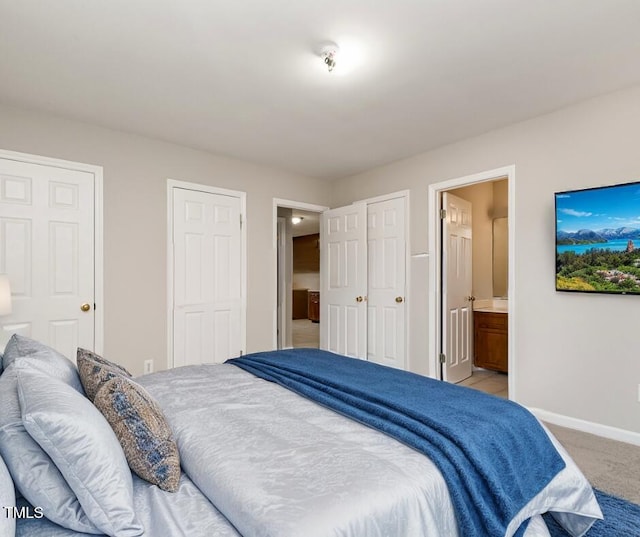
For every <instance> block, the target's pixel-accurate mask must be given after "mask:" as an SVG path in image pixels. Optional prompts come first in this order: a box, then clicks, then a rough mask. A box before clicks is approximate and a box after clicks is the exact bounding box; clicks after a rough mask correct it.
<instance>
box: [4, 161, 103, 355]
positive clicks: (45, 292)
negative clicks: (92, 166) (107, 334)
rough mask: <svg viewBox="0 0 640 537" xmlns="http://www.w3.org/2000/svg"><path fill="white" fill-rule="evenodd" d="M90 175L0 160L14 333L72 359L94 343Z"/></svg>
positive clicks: (9, 327) (9, 325)
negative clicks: (45, 345)
mask: <svg viewBox="0 0 640 537" xmlns="http://www.w3.org/2000/svg"><path fill="white" fill-rule="evenodd" d="M94 188H95V176H94V173H91V172H88V171H79V170H74V169H65V168H64V167H61V166H48V165H43V164H34V163H32V162H21V161H18V160H14V159H5V158H0V273H6V274H7V275H8V276H9V282H10V285H11V290H12V297H13V312H12V314H11V315H10V316H7V317H2V318H1V319H0V321H1V322H2V324H1V327H2V332H3V338H2V339H8V337H9V336H10V335H11V334H12V333H14V332H17V333H20V334H22V335H25V336H28V337H31V338H34V339H37V340H39V341H42V342H43V343H45V344H48V345H50V346H52V347H54V348H55V349H57V350H58V351H59V352H61V353H62V354H64V355H65V356H67V357H68V358H69V359H71V360H73V361H75V356H76V349H77V347H78V346H81V347H85V348H87V349H94V345H95V311H94V302H95V250H94V248H95V245H94V237H95V228H94V219H95V207H94V204H95V195H94Z"/></svg>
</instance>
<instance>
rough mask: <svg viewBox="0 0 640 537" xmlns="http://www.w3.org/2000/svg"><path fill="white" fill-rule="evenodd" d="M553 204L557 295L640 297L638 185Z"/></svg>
mask: <svg viewBox="0 0 640 537" xmlns="http://www.w3.org/2000/svg"><path fill="white" fill-rule="evenodd" d="M555 201H556V204H555V207H556V211H555V212H556V215H555V216H556V290H558V291H578V292H585V293H616V294H638V295H640V182H637V183H627V184H623V185H613V186H606V187H600V188H589V189H585V190H572V191H567V192H557V193H556V194H555Z"/></svg>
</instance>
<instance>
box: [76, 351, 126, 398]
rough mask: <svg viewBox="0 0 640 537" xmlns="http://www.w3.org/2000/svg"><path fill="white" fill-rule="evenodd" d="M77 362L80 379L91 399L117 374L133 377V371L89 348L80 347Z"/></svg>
mask: <svg viewBox="0 0 640 537" xmlns="http://www.w3.org/2000/svg"><path fill="white" fill-rule="evenodd" d="M76 362H77V363H78V372H79V373H80V381H81V382H82V386H83V387H84V391H85V392H86V394H87V397H88V398H89V399H90V400H91V401H93V400H94V399H95V397H96V393H98V390H99V389H100V387H101V386H102V385H103V384H104V383H105V382H107V381H108V380H111V379H112V378H114V377H116V376H123V377H127V378H130V377H131V373H129V372H128V371H127V370H126V369H125V368H124V367H122V366H120V365H118V364H114V363H113V362H110V361H109V360H105V359H104V358H103V357H102V356H98V355H97V354H96V353H94V352H91V351H89V350H87V349H81V348H78V353H77V355H76Z"/></svg>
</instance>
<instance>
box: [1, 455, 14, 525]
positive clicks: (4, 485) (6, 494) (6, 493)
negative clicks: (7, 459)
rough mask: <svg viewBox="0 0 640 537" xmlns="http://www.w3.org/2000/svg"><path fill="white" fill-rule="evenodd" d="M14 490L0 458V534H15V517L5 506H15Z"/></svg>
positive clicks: (7, 471)
mask: <svg viewBox="0 0 640 537" xmlns="http://www.w3.org/2000/svg"><path fill="white" fill-rule="evenodd" d="M15 505H16V492H15V488H14V487H13V481H12V480H11V475H10V474H9V470H7V466H6V465H5V463H4V461H3V460H2V459H1V458H0V535H11V536H13V535H15V534H16V519H15V518H13V517H11V516H8V515H7V513H6V512H5V508H6V507H15Z"/></svg>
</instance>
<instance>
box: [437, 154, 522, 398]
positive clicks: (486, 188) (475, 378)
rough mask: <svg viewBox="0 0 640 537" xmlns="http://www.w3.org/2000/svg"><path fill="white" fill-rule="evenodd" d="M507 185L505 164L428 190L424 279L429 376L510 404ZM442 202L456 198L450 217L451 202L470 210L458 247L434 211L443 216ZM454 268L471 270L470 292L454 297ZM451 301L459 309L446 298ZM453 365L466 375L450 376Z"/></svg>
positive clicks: (510, 178)
mask: <svg viewBox="0 0 640 537" xmlns="http://www.w3.org/2000/svg"><path fill="white" fill-rule="evenodd" d="M514 179H515V169H514V167H512V166H511V167H507V168H501V169H498V170H491V171H488V172H483V173H481V174H476V175H474V176H468V177H462V178H458V179H454V180H451V181H446V182H443V183H438V184H435V185H431V186H430V188H429V208H430V214H431V215H433V217H432V218H431V220H430V232H429V242H430V250H431V251H432V252H434V255H432V259H431V260H430V261H431V264H430V277H429V282H430V284H429V293H430V297H431V300H430V319H431V321H430V324H429V333H430V343H429V345H430V356H432V357H433V361H432V366H431V367H432V369H431V371H432V372H433V373H434V374H433V376H435V377H437V378H441V379H442V380H449V381H453V382H460V383H461V384H466V385H469V386H472V387H475V388H478V389H482V390H483V391H489V392H492V393H495V394H496V395H502V396H508V397H509V398H511V399H514V389H513V388H514V386H513V381H512V377H513V370H514V367H515V360H514V356H513V347H514V345H513V341H514V338H513V330H509V327H510V326H511V327H512V326H513V311H514V309H513V302H514V296H513V281H514V277H513V265H514V261H513V260H514V248H513V246H514V240H513V229H514V226H513V211H514V206H513V200H514V195H513V185H514ZM448 196H451V197H453V199H454V200H456V201H454V202H453V206H452V208H453V211H454V212H455V210H456V206H457V204H458V201H459V202H460V205H462V204H468V205H469V206H470V208H469V209H468V216H467V217H465V218H467V219H468V220H469V221H468V222H467V223H468V227H469V231H468V235H465V237H468V239H469V240H468V241H467V243H466V244H464V245H463V244H462V242H461V240H458V238H457V236H456V233H458V231H457V230H456V229H455V227H454V231H453V232H451V231H449V228H448V226H449V224H450V219H451V214H449V215H447V213H446V212H441V209H444V210H445V211H447V210H450V208H449V207H442V206H441V202H442V200H443V199H447V197H448ZM448 203H451V202H448ZM465 207H466V205H465ZM465 210H467V209H465ZM459 214H462V213H459ZM507 215H509V216H510V217H511V218H508V217H507ZM453 220H456V217H455V216H454V218H453ZM457 220H458V221H461V220H463V218H457ZM457 223H459V222H456V224H457ZM465 240H466V239H465ZM467 248H468V249H469V250H470V251H467V252H466V255H467V258H466V259H467V260H466V261H461V260H460V259H461V254H460V252H464V251H465V249H467ZM449 250H451V251H449ZM456 263H458V265H456ZM456 266H457V267H458V268H460V267H462V271H463V272H464V270H466V269H467V268H468V267H469V266H471V267H472V270H471V274H470V280H469V285H470V287H469V289H468V290H465V291H462V292H459V293H458V292H457V289H455V288H452V286H457V285H458V282H457V281H456V280H455V278H452V277H450V276H451V274H457V273H458V272H459V270H457V269H456ZM451 267H454V270H452V269H451ZM452 282H453V283H452ZM456 295H458V298H459V299H460V300H458V302H460V304H456V303H455V300H452V299H451V296H454V297H455V296H456ZM463 362H466V363H463ZM461 363H463V364H462V365H464V366H465V367H466V368H467V369H468V374H466V373H463V374H459V373H458V372H457V371H455V367H457V366H458V365H460V364H461ZM463 369H464V367H463ZM450 371H451V372H452V374H449V373H450ZM454 371H455V373H453V372H454ZM507 373H510V375H508V376H507Z"/></svg>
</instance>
